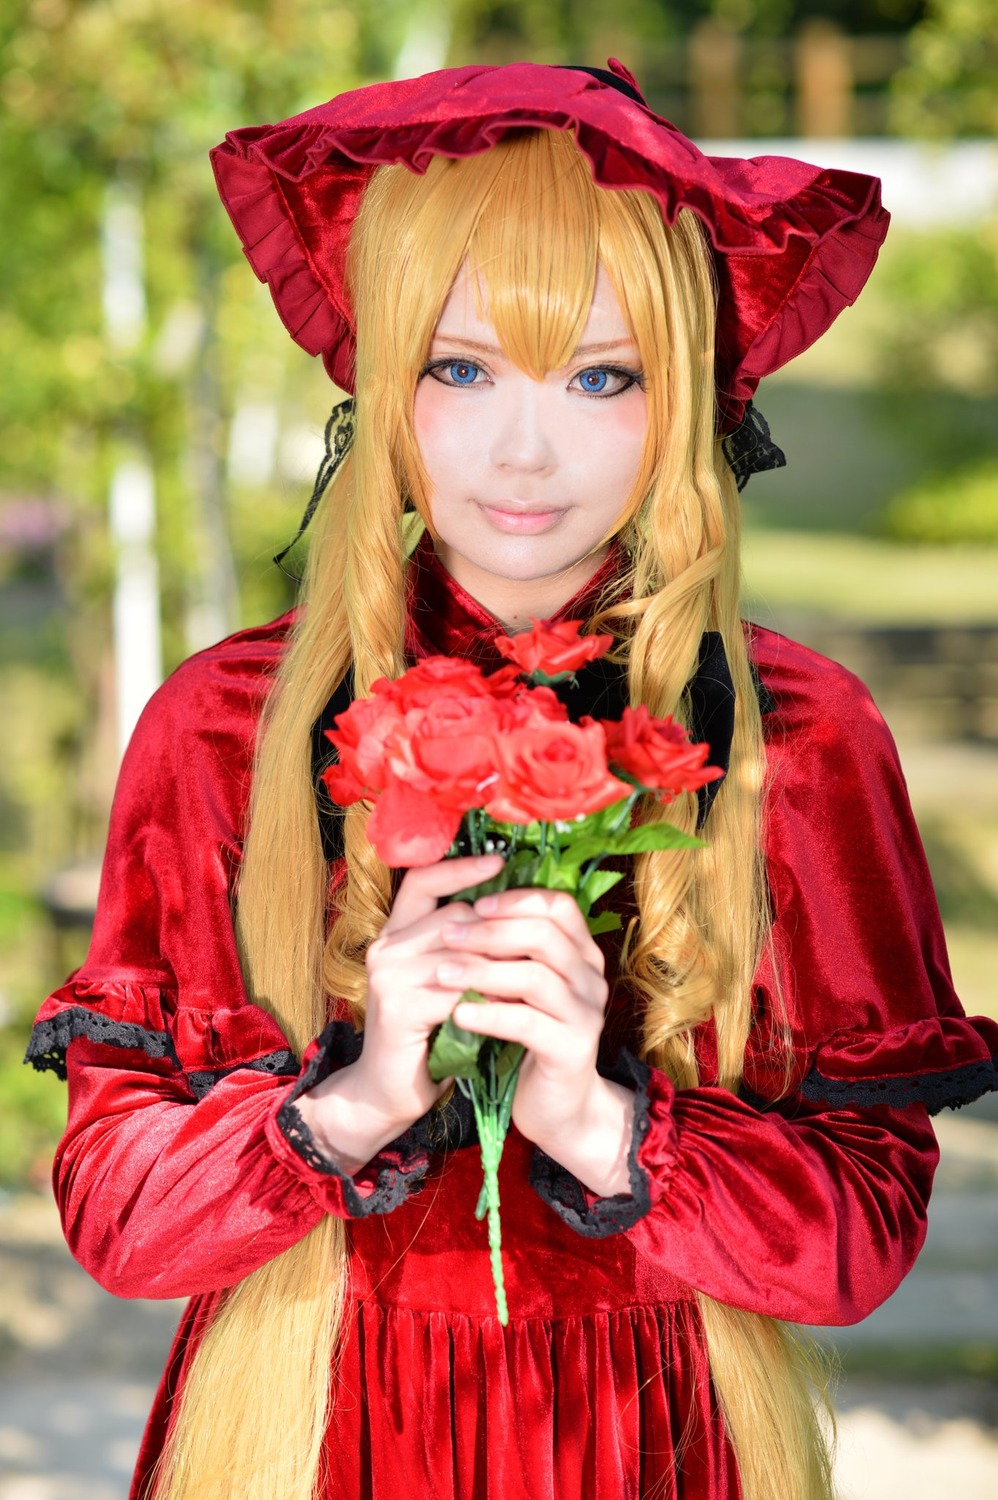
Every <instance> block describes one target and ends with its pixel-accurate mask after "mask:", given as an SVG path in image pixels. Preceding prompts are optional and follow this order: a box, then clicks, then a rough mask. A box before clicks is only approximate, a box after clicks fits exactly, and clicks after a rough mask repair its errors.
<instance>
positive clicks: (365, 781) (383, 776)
mask: <svg viewBox="0 0 998 1500" xmlns="http://www.w3.org/2000/svg"><path fill="white" fill-rule="evenodd" d="M395 686H396V684H395V683H394V682H391V681H390V680H389V678H387V677H380V678H379V679H378V681H377V682H376V683H375V684H374V686H373V688H372V690H371V697H370V698H356V699H355V700H354V701H353V703H351V705H350V707H349V708H347V709H345V710H344V711H343V713H341V714H337V716H336V728H335V729H327V730H326V738H327V739H328V740H331V741H332V743H333V744H334V745H335V746H336V748H337V750H338V751H339V753H340V760H339V765H338V766H330V767H329V768H328V770H327V771H324V772H323V776H322V779H323V781H324V782H325V783H326V786H327V788H328V789H329V795H330V796H331V797H332V798H333V800H334V801H336V802H339V803H341V804H342V805H343V806H344V807H347V806H349V804H350V803H351V802H357V801H358V800H359V799H360V798H361V797H369V796H371V795H372V794H374V793H377V792H380V791H381V790H382V789H383V788H384V787H385V785H386V784H387V781H388V777H389V774H390V772H389V767H388V760H387V750H388V745H389V743H390V741H391V739H392V737H393V735H394V734H395V732H396V731H397V729H398V728H399V727H400V726H401V724H402V713H401V710H400V708H399V705H398V702H397V701H396V695H395V691H394V690H395Z"/></svg>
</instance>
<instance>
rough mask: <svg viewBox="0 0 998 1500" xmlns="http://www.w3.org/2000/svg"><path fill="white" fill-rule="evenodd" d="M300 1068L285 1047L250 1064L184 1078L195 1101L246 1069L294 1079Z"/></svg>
mask: <svg viewBox="0 0 998 1500" xmlns="http://www.w3.org/2000/svg"><path fill="white" fill-rule="evenodd" d="M300 1066H301V1065H300V1063H299V1061H298V1059H297V1057H295V1055H294V1053H293V1052H291V1051H289V1050H288V1048H287V1047H282V1048H280V1050H279V1051H277V1052H267V1053H265V1055H264V1056H263V1057H254V1058H253V1060H252V1062H240V1063H234V1064H233V1065H232V1067H231V1068H219V1069H218V1071H217V1072H215V1073H209V1072H207V1071H205V1072H194V1073H185V1074H184V1077H185V1079H186V1080H187V1087H188V1088H189V1089H190V1091H191V1093H192V1094H193V1095H194V1097H195V1099H203V1098H204V1096H205V1094H207V1093H208V1091H209V1090H210V1089H213V1088H214V1087H215V1084H216V1083H218V1082H219V1081H220V1080H221V1079H223V1078H228V1077H229V1076H230V1074H232V1073H241V1072H242V1071H243V1070H244V1069H246V1068H248V1069H249V1070H250V1072H252V1073H273V1074H277V1075H287V1076H288V1077H290V1078H294V1076H295V1075H296V1073H297V1072H298V1069H299V1067H300Z"/></svg>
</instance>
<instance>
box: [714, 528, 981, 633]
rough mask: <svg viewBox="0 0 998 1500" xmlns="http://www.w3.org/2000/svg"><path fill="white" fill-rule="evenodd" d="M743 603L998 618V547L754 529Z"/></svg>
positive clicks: (891, 615) (862, 620)
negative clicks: (917, 543)
mask: <svg viewBox="0 0 998 1500" xmlns="http://www.w3.org/2000/svg"><path fill="white" fill-rule="evenodd" d="M744 557H745V584H746V588H745V608H746V612H747V613H748V615H749V616H750V617H751V618H753V619H756V620H759V621H760V622H761V623H763V624H765V623H767V622H768V619H769V618H770V617H772V616H773V615H774V614H778V613H779V612H780V611H781V610H785V609H791V610H794V611H804V610H806V611H809V612H811V613H817V614H821V615H825V616H835V617H838V618H840V619H843V620H849V621H852V622H855V623H856V624H897V625H904V624H912V625H915V624H918V625H932V624H940V625H944V624H957V623H959V624H968V623H975V624H983V623H989V622H991V621H996V622H998V548H987V547H966V546H960V547H943V546H913V545H905V544H903V543H900V542H891V541H886V540H882V539H879V538H875V537H863V536H846V535H839V534H836V533H831V532H797V531H769V530H762V529H755V530H750V531H748V533H747V534H746V537H745V547H744Z"/></svg>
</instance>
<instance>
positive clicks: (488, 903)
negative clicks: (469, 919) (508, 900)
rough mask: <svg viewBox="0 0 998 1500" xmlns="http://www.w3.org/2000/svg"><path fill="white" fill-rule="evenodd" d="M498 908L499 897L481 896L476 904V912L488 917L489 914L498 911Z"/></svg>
mask: <svg viewBox="0 0 998 1500" xmlns="http://www.w3.org/2000/svg"><path fill="white" fill-rule="evenodd" d="M498 908H499V898H498V896H480V897H479V898H478V900H477V901H476V902H475V910H476V911H481V912H484V913H485V914H486V916H487V915H488V914H489V912H493V911H497V910H498Z"/></svg>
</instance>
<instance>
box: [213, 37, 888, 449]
mask: <svg viewBox="0 0 998 1500" xmlns="http://www.w3.org/2000/svg"><path fill="white" fill-rule="evenodd" d="M611 68H612V70H613V73H614V74H615V75H616V77H615V79H614V83H616V81H617V79H620V80H622V81H623V84H624V89H626V90H627V91H626V92H625V91H623V90H621V89H620V88H619V87H614V86H613V85H612V84H611V83H609V82H605V81H603V79H601V78H600V77H597V76H594V75H593V74H591V73H588V72H585V71H582V70H581V69H575V68H561V67H548V66H543V65H541V64H537V63H513V64H510V65H508V66H505V67H484V66H471V67H464V68H446V69H443V70H442V71H440V72H437V73H428V74H426V75H425V76H424V77H422V78H412V79H406V80H402V81H398V82H391V83H378V84H372V85H370V86H369V87H367V88H361V89H354V90H353V91H351V92H350V93H346V94H340V95H339V96H338V97H337V98H335V99H331V100H330V101H329V103H328V104H320V105H318V106H317V107H316V108H315V109H310V110H306V111H305V112H304V113H303V114H300V115H295V116H294V117H293V118H292V119H290V120H285V121H283V123H281V124H278V125H260V126H249V127H246V128H244V129H240V130H233V131H230V132H229V134H228V135H227V136H226V138H225V140H224V141H223V143H222V144H221V145H220V146H216V147H215V149H214V151H213V152H212V153H211V156H212V164H213V166H214V169H215V177H216V180H217V183H218V190H219V193H220V194H221V197H222V201H223V203H224V204H225V207H226V209H227V210H228V212H229V215H230V217H231V219H232V222H233V224H234V225H235V227H236V231H237V233H238V235H239V237H240V239H241V241H242V243H243V248H244V250H245V252H246V255H247V257H248V259H249V262H250V264H251V266H252V267H253V269H254V271H255V272H256V274H257V276H259V278H260V280H261V281H266V282H268V283H269V286H270V291H271V294H272V296H273V298H274V302H275V304H276V306H277V310H278V312H279V313H280V315H281V318H282V319H283V321H284V324H285V326H286V327H287V329H288V331H289V333H290V334H291V336H292V338H293V339H295V341H296V342H297V343H299V344H300V345H301V346H302V348H303V349H306V350H307V351H308V352H309V353H310V354H321V355H322V358H323V362H324V364H325V366H326V369H327V370H328V372H329V374H330V376H331V377H332V379H333V380H334V381H335V382H336V384H337V385H339V386H340V387H342V388H343V389H345V390H351V389H352V386H353V357H354V332H353V314H352V310H351V307H350V304H349V300H348V298H347V295H346V290H345V286H344V267H345V260H346V250H347V243H348V240H349V236H350V230H351V227H352V225H353V221H354V216H355V214H356V212H357V206H358V204H359V202H360V198H361V195H362V194H363V191H364V188H365V187H366V185H367V182H368V180H369V179H370V176H371V174H372V172H373V171H374V169H375V167H377V166H381V165H383V164H385V163H388V162H404V163H405V164H406V166H408V167H410V168H411V169H412V170H413V171H417V172H423V171H425V170H426V167H427V165H428V163H429V161H430V158H431V157H432V156H434V155H444V156H450V157H464V156H472V155H474V154H475V153H477V152H480V151H485V150H487V149H488V148H489V147H490V146H492V145H494V144H495V143H496V142H497V141H500V140H501V139H502V138H503V136H504V135H505V134H506V133H507V132H508V131H510V130H514V129H522V128H523V127H525V126H536V127H541V128H547V129H554V130H572V131H574V133H575V136H576V139H577V141H578V144H579V146H580V148H581V150H582V151H583V152H584V153H585V155H586V156H587V157H588V159H589V161H590V163H591V166H592V173H593V178H594V180H595V181H596V182H597V183H599V184H600V185H601V186H603V187H609V188H640V189H645V190H647V191H649V192H651V193H653V194H654V195H655V197H656V198H657V200H658V202H659V203H660V205H661V208H662V213H663V215H664V217H665V219H666V220H667V222H669V223H672V222H673V221H674V220H675V217H676V214H677V212H678V211H679V209H680V208H683V207H686V208H690V209H693V210H694V212H696V213H697V214H698V215H699V216H700V218H701V219H702V220H703V223H704V224H705V226H706V228H707V231H708V233H709V235H710V240H711V243H712V245H713V250H714V260H715V264H716V267H717V284H718V322H717V389H718V404H719V418H720V426H721V429H722V430H724V431H728V430H730V429H731V428H732V427H734V426H736V425H737V424H738V422H739V421H740V420H741V417H742V415H743V412H744V408H745V403H746V402H747V401H748V400H749V399H750V398H751V396H752V394H753V392H754V391H755V389H756V386H757V385H758V383H759V381H760V380H761V379H762V377H763V376H764V375H768V374H769V373H770V372H771V371H773V370H776V369H778V368H779V367H780V366H781V365H784V364H786V363H787V361H788V360H790V359H793V357H794V356H795V355H797V354H800V353H801V352H802V350H804V349H806V348H807V347H808V346H809V345H810V344H812V343H813V342H814V341H815V339H817V338H819V337H820V335H821V334H822V333H824V332H825V330H826V328H828V327H829V325H830V324H831V323H832V322H833V320H834V319H835V318H836V317H837V316H838V314H839V313H840V312H841V311H842V309H843V308H844V307H846V306H847V305H849V304H850V303H852V302H854V301H855V299H856V297H857V296H858V295H859V293H860V291H861V290H862V287H863V285H864V283H865V282H866V279H867V277H868V276H869V274H870V271H871V270H872V269H873V264H874V262H875V260H876V257H877V252H878V250H879V248H880V245H881V243H882V241H883V238H884V235H885V234H886V232H887V224H888V214H887V213H886V211H885V210H884V209H883V208H882V206H881V203H880V183H879V181H878V180H877V179H876V178H874V177H866V176H863V175H861V174H860V173H858V172H844V171H834V170H830V169H826V168H823V167H815V166H809V165H807V164H806V163H805V162H800V161H796V160H794V159H793V158H790V157H782V156H759V157H753V158H750V159H748V160H744V159H742V158H739V157H724V156H705V155H704V154H703V152H702V151H700V150H699V149H698V148H697V147H696V146H695V145H694V144H693V142H692V141H690V140H688V139H687V138H686V136H684V135H683V134H682V133H681V132H680V131H679V130H677V129H676V127H675V126H674V125H670V124H669V122H668V121H667V120H663V119H662V118H661V117H660V116H659V115H656V114H655V113H654V112H653V111H652V110H651V109H649V108H648V106H647V105H646V104H644V103H642V102H636V100H635V99H634V98H633V97H631V96H630V86H633V87H634V88H636V85H634V83H633V79H632V78H631V76H630V75H629V74H628V73H627V71H626V69H624V68H622V67H621V66H620V64H619V63H616V62H613V63H611Z"/></svg>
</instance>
